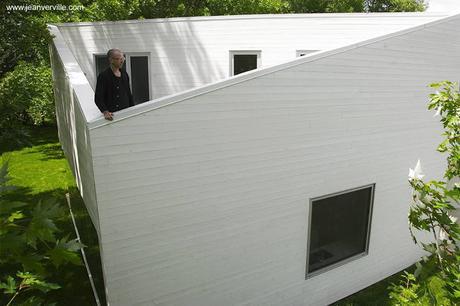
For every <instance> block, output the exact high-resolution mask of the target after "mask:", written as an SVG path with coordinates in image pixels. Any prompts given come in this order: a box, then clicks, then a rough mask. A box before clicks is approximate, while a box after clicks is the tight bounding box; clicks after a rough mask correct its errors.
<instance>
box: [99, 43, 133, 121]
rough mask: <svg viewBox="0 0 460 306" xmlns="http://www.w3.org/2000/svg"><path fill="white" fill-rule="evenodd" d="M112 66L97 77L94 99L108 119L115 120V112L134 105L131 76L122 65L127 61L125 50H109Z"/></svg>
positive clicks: (108, 57)
mask: <svg viewBox="0 0 460 306" xmlns="http://www.w3.org/2000/svg"><path fill="white" fill-rule="evenodd" d="M107 59H108V60H109V63H110V67H108V68H107V69H106V70H104V71H102V72H101V73H100V74H99V75H98V77H97V83H96V92H95V95H94V101H95V102H96V105H97V107H98V108H99V110H100V111H101V113H103V114H104V118H105V119H107V120H113V112H116V111H119V110H122V109H124V108H128V107H130V106H134V102H133V95H132V94H131V88H130V86H129V76H128V74H127V73H126V71H124V70H122V69H121V67H122V66H123V63H124V61H125V57H124V55H123V52H122V51H121V50H119V49H110V50H109V51H108V52H107Z"/></svg>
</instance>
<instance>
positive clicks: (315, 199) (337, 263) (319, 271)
mask: <svg viewBox="0 0 460 306" xmlns="http://www.w3.org/2000/svg"><path fill="white" fill-rule="evenodd" d="M375 185H376V184H375V183H372V184H369V185H365V186H361V187H357V188H352V189H347V190H344V191H339V192H335V193H331V194H328V195H324V196H320V197H316V198H311V199H310V201H309V210H308V218H307V222H308V224H307V227H308V230H307V231H308V232H307V239H308V241H307V260H306V266H305V279H309V278H311V277H314V276H316V275H319V274H322V273H324V272H327V271H330V270H332V269H335V268H337V267H340V266H343V265H345V264H347V263H349V262H351V261H354V260H356V259H359V258H361V257H364V256H366V255H368V254H369V241H370V235H371V227H372V224H371V221H372V211H373V207H374V196H375ZM367 188H371V196H370V203H369V216H368V220H367V229H366V245H365V247H364V251H363V252H361V253H359V254H356V255H353V256H352V257H349V258H345V259H343V260H340V261H339V262H336V263H333V264H330V265H328V266H325V267H323V268H320V269H318V270H316V271H313V272H308V269H309V261H310V235H311V223H312V212H313V202H315V201H318V200H323V199H327V198H330V197H334V196H338V195H342V194H347V193H350V192H354V191H358V190H362V189H367Z"/></svg>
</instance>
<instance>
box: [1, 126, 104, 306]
mask: <svg viewBox="0 0 460 306" xmlns="http://www.w3.org/2000/svg"><path fill="white" fill-rule="evenodd" d="M29 133H30V139H29V142H30V143H29V145H28V146H24V145H23V146H18V145H14V144H12V143H7V144H2V145H1V146H0V148H1V151H0V153H1V160H8V161H9V176H10V177H11V178H12V179H11V181H10V184H11V185H14V186H17V187H18V188H17V189H15V190H14V191H12V192H9V193H8V194H7V195H6V197H7V200H11V201H21V202H26V203H29V205H36V204H37V203H38V202H39V201H41V200H45V199H49V198H54V199H56V201H57V202H58V203H59V204H61V205H63V207H65V209H66V211H68V207H67V202H66V200H65V194H66V193H69V194H70V199H71V204H72V210H73V212H74V215H75V218H76V222H77V226H78V229H79V232H80V236H81V239H82V242H83V243H84V244H85V245H86V246H87V247H86V248H85V252H86V254H87V257H88V261H89V265H90V268H91V272H92V274H93V278H94V280H95V283H96V287H97V291H98V295H99V298H100V299H101V301H102V302H103V303H105V296H104V289H103V288H104V286H103V278H102V270H101V263H100V256H99V247H98V239H97V234H96V231H95V229H94V227H93V225H92V222H91V219H90V217H89V215H88V213H87V211H86V208H85V206H84V203H83V200H82V198H81V197H80V194H79V192H78V189H77V187H76V185H75V179H74V177H73V175H72V172H71V170H70V168H69V165H68V163H67V160H66V159H65V156H64V154H63V151H62V150H61V146H60V144H59V140H58V137H57V130H56V127H41V128H34V129H31V130H30V131H29ZM57 225H58V227H59V228H60V229H62V233H61V234H62V235H61V236H65V235H67V234H68V235H69V237H70V238H71V239H74V238H76V234H75V231H74V228H73V224H72V220H71V218H70V214H68V215H67V216H66V218H64V219H62V220H59V222H58V224H57ZM52 281H54V282H57V283H58V284H59V285H61V286H62V288H61V289H59V290H55V291H51V292H49V293H47V297H50V298H51V300H55V301H58V305H95V302H94V297H93V293H92V290H91V286H90V283H89V280H88V276H87V273H86V269H85V266H84V265H81V266H76V265H70V264H69V265H66V266H63V267H62V268H60V270H59V271H58V279H53V280H52Z"/></svg>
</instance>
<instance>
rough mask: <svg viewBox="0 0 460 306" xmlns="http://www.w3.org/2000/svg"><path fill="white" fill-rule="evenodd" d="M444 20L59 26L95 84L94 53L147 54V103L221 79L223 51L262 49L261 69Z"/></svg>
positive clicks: (390, 17)
mask: <svg viewBox="0 0 460 306" xmlns="http://www.w3.org/2000/svg"><path fill="white" fill-rule="evenodd" d="M442 16H445V14H426V13H399V14H398V13H392V14H306V15H302V14H299V15H261V16H221V17H193V18H171V19H153V20H144V21H139V20H133V21H125V22H102V23H83V24H82V23H78V24H62V25H59V29H60V31H61V32H62V35H63V37H64V38H65V40H66V42H67V44H68V45H69V47H70V49H71V50H72V52H73V53H74V55H75V57H76V59H77V60H78V62H79V64H80V66H81V68H82V70H83V71H84V73H85V74H86V76H87V78H88V80H89V82H90V84H91V85H92V86H93V88H94V85H95V77H96V76H95V68H94V67H95V64H94V57H93V55H94V54H105V53H106V52H107V50H108V49H110V48H114V47H118V48H121V49H122V50H124V51H125V52H128V53H130V52H150V86H151V93H152V99H155V98H159V97H162V96H166V95H169V94H174V93H178V92H181V91H184V90H187V89H190V88H194V87H198V86H202V85H205V84H208V83H212V82H215V81H218V80H222V79H226V78H228V76H229V71H230V63H229V59H230V55H229V50H260V51H262V52H261V58H262V60H261V65H262V67H269V66H273V65H277V64H280V63H283V62H286V61H289V60H291V59H293V58H295V56H296V50H304V49H306V50H329V49H333V48H338V47H341V46H344V45H349V44H352V43H355V42H359V41H363V40H366V39H369V38H372V37H377V36H380V35H384V34H387V33H391V32H394V31H397V30H401V29H404V28H407V27H411V26H415V25H418V24H422V23H424V22H428V21H431V20H435V19H438V18H440V17H442Z"/></svg>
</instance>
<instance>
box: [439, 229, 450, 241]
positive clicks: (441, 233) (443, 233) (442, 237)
mask: <svg viewBox="0 0 460 306" xmlns="http://www.w3.org/2000/svg"><path fill="white" fill-rule="evenodd" d="M448 238H449V235H448V234H447V233H446V231H445V230H444V229H442V228H441V229H440V230H439V240H441V241H442V240H447V239H448Z"/></svg>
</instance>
